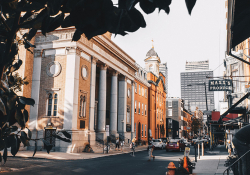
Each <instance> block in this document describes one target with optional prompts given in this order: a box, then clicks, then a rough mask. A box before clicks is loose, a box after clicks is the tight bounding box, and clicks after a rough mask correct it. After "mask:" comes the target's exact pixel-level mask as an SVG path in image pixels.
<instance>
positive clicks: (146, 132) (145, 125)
mask: <svg viewBox="0 0 250 175" xmlns="http://www.w3.org/2000/svg"><path fill="white" fill-rule="evenodd" d="M146 136H147V125H145V137H146Z"/></svg>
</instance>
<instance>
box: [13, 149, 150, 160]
mask: <svg viewBox="0 0 250 175" xmlns="http://www.w3.org/2000/svg"><path fill="white" fill-rule="evenodd" d="M145 150H147V146H138V147H136V148H135V152H139V151H145ZM130 152H131V150H130V149H125V150H124V151H123V152H122V151H115V150H110V151H109V153H108V154H107V153H106V152H105V153H104V154H103V153H86V152H82V153H64V152H50V153H49V154H48V153H47V152H46V151H37V152H36V154H35V156H34V157H32V156H33V153H34V151H18V153H17V154H16V157H25V158H35V159H55V160H79V159H94V158H98V157H106V156H112V155H118V154H126V153H130ZM8 155H9V156H12V154H11V153H10V152H8Z"/></svg>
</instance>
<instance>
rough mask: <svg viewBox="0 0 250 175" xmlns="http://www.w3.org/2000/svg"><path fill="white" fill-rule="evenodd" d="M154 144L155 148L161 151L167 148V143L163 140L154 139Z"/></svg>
mask: <svg viewBox="0 0 250 175" xmlns="http://www.w3.org/2000/svg"><path fill="white" fill-rule="evenodd" d="M152 144H153V145H154V146H155V148H161V149H164V148H165V143H164V142H162V140H161V139H153V140H152Z"/></svg>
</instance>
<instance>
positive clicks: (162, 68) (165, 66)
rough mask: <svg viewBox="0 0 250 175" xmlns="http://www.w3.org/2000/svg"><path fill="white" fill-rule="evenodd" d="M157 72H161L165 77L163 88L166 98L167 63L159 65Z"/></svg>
mask: <svg viewBox="0 0 250 175" xmlns="http://www.w3.org/2000/svg"><path fill="white" fill-rule="evenodd" d="M159 71H160V72H162V74H163V75H164V76H165V87H166V91H167V97H168V67H167V63H163V64H159Z"/></svg>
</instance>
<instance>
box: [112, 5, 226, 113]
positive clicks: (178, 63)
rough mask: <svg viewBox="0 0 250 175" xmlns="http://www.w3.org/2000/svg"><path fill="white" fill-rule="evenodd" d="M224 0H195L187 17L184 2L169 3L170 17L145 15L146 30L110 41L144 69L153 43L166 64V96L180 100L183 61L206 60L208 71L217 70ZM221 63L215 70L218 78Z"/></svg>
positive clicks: (219, 97)
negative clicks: (147, 54)
mask: <svg viewBox="0 0 250 175" xmlns="http://www.w3.org/2000/svg"><path fill="white" fill-rule="evenodd" d="M225 13H226V9H225V0H197V2H196V5H195V7H194V9H193V11H192V15H191V16H190V15H189V14H188V11H187V9H186V4H185V1H184V0H172V4H171V5H170V14H169V15H167V14H166V13H165V12H164V11H161V12H160V13H158V10H156V11H155V12H154V13H153V14H150V15H146V14H145V13H143V15H144V18H145V20H146V23H147V27H146V28H142V29H139V30H138V31H136V32H134V33H129V34H128V35H127V36H124V37H123V36H120V35H117V36H116V37H115V38H114V36H113V37H112V40H113V41H114V42H115V43H116V44H117V45H118V46H119V47H121V48H122V49H123V50H124V51H125V52H127V53H128V54H129V55H130V56H131V57H132V58H133V59H135V60H136V62H137V63H139V64H140V65H141V66H142V67H144V59H145V56H146V53H147V51H148V50H149V49H150V48H151V47H152V42H151V40H152V39H153V40H154V47H155V51H156V52H157V53H158V55H159V57H160V59H161V61H162V63H164V62H167V64H168V69H169V70H168V74H169V76H168V79H169V80H168V84H169V87H168V89H169V96H171V97H181V91H180V72H183V71H185V62H186V61H199V60H209V62H210V69H211V70H214V69H216V68H217V67H218V66H219V65H220V64H222V62H223V59H224V57H225V41H226V19H225ZM223 71H224V67H223V64H222V65H221V66H220V67H219V68H217V69H216V70H215V71H214V75H215V76H221V75H222V72H223ZM222 99H223V96H222V93H221V92H220V93H218V92H216V93H215V108H217V109H218V101H219V100H222Z"/></svg>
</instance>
